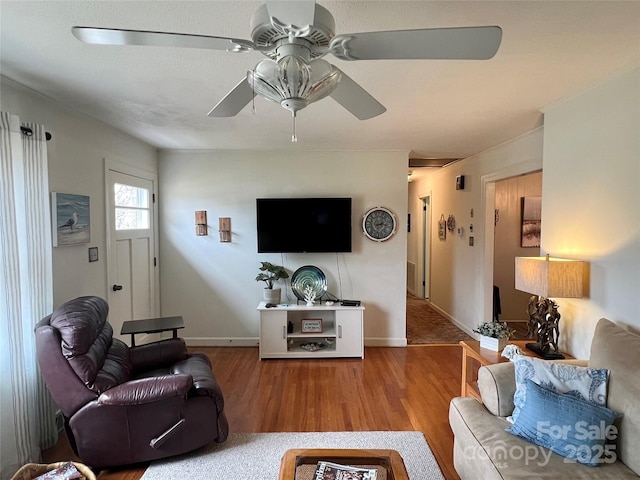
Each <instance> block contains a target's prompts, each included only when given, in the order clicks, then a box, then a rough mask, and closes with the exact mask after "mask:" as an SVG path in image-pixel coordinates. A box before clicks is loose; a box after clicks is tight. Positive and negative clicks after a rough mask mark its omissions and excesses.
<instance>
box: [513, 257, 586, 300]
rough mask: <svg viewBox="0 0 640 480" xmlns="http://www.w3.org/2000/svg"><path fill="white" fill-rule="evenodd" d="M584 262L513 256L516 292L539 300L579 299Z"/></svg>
mask: <svg viewBox="0 0 640 480" xmlns="http://www.w3.org/2000/svg"><path fill="white" fill-rule="evenodd" d="M583 278H584V262H583V261H580V260H566V259H562V258H549V257H516V289H517V290H521V291H523V292H527V293H531V294H533V295H538V296H539V297H555V298H580V297H582V295H583V291H582V287H583Z"/></svg>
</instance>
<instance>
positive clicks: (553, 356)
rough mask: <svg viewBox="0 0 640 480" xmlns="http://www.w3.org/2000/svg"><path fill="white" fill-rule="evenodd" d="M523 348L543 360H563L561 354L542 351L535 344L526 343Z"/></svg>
mask: <svg viewBox="0 0 640 480" xmlns="http://www.w3.org/2000/svg"><path fill="white" fill-rule="evenodd" d="M525 346H526V347H527V348H528V349H529V350H531V351H532V352H533V353H535V354H536V355H538V356H539V357H541V358H542V359H543V360H562V359H563V358H564V355H562V354H561V353H558V352H550V351H548V350H547V351H544V350H543V349H542V348H541V347H540V345H539V344H537V343H527V344H526V345H525Z"/></svg>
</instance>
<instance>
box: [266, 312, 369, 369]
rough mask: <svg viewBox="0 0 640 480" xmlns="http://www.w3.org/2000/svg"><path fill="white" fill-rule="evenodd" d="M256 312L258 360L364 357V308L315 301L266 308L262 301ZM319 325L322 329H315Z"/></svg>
mask: <svg viewBox="0 0 640 480" xmlns="http://www.w3.org/2000/svg"><path fill="white" fill-rule="evenodd" d="M258 311H259V312H260V359H263V358H335V357H359V358H364V339H363V317H364V307H343V306H342V305H339V304H335V305H330V306H329V305H320V304H318V305H313V306H312V307H307V306H306V305H286V306H285V305H278V306H277V307H272V308H267V307H266V304H265V303H264V302H261V303H260V305H258ZM303 320H308V321H309V322H303ZM317 320H322V322H318V321H317ZM303 323H308V324H309V325H308V326H309V327H310V328H309V330H311V331H308V332H306V331H303V328H302V325H303ZM320 324H321V328H322V331H317V330H318V327H319V326H320Z"/></svg>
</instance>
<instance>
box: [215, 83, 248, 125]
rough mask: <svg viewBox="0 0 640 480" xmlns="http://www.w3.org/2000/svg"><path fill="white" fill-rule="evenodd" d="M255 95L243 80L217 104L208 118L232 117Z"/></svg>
mask: <svg viewBox="0 0 640 480" xmlns="http://www.w3.org/2000/svg"><path fill="white" fill-rule="evenodd" d="M255 96H256V94H255V92H254V91H253V88H251V85H249V82H247V78H246V77H245V78H243V79H242V80H241V81H240V83H238V84H237V85H236V86H235V87H233V90H231V91H230V92H229V93H227V95H226V96H225V97H224V98H223V99H222V100H220V101H219V102H218V104H217V105H216V106H215V107H213V108H212V109H211V111H210V112H209V113H208V116H210V117H234V116H236V115H237V114H238V113H240V111H241V110H242V109H243V108H244V107H246V106H247V104H248V103H249V102H250V101H251V100H253V97H255Z"/></svg>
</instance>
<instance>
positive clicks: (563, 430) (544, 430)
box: [507, 379, 618, 467]
mask: <svg viewBox="0 0 640 480" xmlns="http://www.w3.org/2000/svg"><path fill="white" fill-rule="evenodd" d="M526 388H527V396H526V399H525V401H524V406H523V407H522V409H521V410H520V415H518V418H517V419H516V421H515V423H514V425H513V426H512V427H511V428H509V429H507V432H509V433H512V434H514V435H518V436H519V437H522V438H524V439H525V440H528V441H530V442H533V443H535V444H537V445H540V446H542V447H546V448H548V449H550V450H551V451H553V452H555V453H557V454H558V455H562V456H563V457H566V458H568V459H570V460H574V461H576V462H580V463H584V464H586V465H590V466H592V467H595V466H598V465H600V464H602V463H613V462H615V460H616V452H615V448H616V446H615V443H614V440H615V439H616V437H617V433H618V432H617V429H616V427H615V426H613V425H612V424H613V421H614V420H615V419H616V417H618V414H617V413H616V412H614V411H613V410H610V409H608V408H606V407H602V406H600V405H594V404H593V403H589V402H586V401H584V400H581V399H579V398H576V397H574V396H572V395H567V394H560V393H556V392H553V391H551V390H547V389H546V388H543V387H541V386H540V385H538V384H536V383H535V382H533V381H531V380H529V379H527V380H526Z"/></svg>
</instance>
